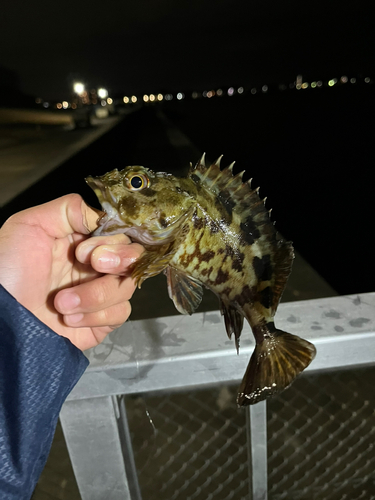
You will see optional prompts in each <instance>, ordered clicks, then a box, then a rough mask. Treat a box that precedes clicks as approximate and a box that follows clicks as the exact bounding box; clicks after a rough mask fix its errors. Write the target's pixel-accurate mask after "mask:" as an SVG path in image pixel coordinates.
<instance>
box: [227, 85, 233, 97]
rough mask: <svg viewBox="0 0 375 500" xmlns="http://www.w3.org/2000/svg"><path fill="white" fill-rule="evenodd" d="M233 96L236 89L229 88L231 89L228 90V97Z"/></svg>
mask: <svg viewBox="0 0 375 500" xmlns="http://www.w3.org/2000/svg"><path fill="white" fill-rule="evenodd" d="M233 94H234V88H233V87H229V89H228V95H229V96H232V95H233Z"/></svg>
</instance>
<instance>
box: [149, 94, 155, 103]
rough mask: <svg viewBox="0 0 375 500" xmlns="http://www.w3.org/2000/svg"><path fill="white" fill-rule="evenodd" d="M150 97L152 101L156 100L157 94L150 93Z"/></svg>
mask: <svg viewBox="0 0 375 500" xmlns="http://www.w3.org/2000/svg"><path fill="white" fill-rule="evenodd" d="M149 99H150V101H151V102H154V101H155V96H154V94H150V97H149Z"/></svg>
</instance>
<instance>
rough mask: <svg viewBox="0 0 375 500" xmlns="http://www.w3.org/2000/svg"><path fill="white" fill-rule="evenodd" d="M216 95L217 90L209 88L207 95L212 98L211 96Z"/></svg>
mask: <svg viewBox="0 0 375 500" xmlns="http://www.w3.org/2000/svg"><path fill="white" fill-rule="evenodd" d="M214 95H215V91H214V90H209V91H208V92H207V97H208V98H210V97H213V96H214Z"/></svg>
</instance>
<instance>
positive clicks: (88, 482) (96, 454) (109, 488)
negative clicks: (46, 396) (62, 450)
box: [60, 396, 138, 500]
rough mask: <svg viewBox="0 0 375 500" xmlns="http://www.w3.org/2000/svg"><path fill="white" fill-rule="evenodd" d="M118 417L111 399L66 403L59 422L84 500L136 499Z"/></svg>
mask: <svg viewBox="0 0 375 500" xmlns="http://www.w3.org/2000/svg"><path fill="white" fill-rule="evenodd" d="M118 416H119V415H118V408H116V404H114V401H113V398H112V397H111V396H105V397H101V398H91V399H82V400H79V401H66V402H65V404H64V406H63V408H62V411H61V413H60V419H61V423H62V427H63V431H64V436H65V440H66V444H67V447H68V451H69V455H70V459H71V462H72V466H73V470H74V475H75V477H76V480H77V484H78V488H79V491H80V494H81V496H82V500H103V498H110V499H111V500H133V497H132V496H131V492H130V489H129V484H128V478H127V473H126V465H125V457H124V453H123V449H122V447H121V439H120V430H119V427H118ZM135 498H136V500H138V498H137V497H135Z"/></svg>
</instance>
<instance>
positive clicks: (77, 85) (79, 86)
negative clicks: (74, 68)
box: [73, 82, 85, 95]
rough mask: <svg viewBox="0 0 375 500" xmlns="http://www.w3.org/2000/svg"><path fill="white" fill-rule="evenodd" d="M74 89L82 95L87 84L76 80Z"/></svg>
mask: <svg viewBox="0 0 375 500" xmlns="http://www.w3.org/2000/svg"><path fill="white" fill-rule="evenodd" d="M73 90H74V92H75V93H76V94H78V95H80V94H83V93H84V91H85V86H84V85H83V83H80V82H76V83H75V84H74V86H73Z"/></svg>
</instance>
